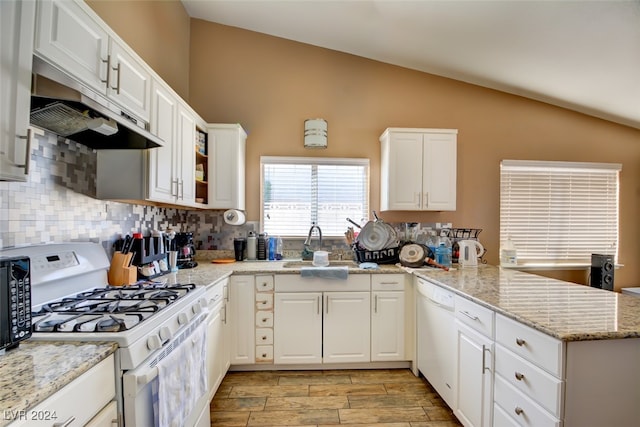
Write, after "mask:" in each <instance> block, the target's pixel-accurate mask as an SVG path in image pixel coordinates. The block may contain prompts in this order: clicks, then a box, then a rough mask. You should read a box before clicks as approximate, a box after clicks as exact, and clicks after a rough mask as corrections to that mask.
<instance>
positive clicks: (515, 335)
mask: <svg viewBox="0 0 640 427" xmlns="http://www.w3.org/2000/svg"><path fill="white" fill-rule="evenodd" d="M496 341H497V342H498V343H499V344H501V345H503V346H504V347H506V348H507V349H509V350H511V351H513V352H514V353H515V354H517V355H518V356H520V357H523V358H524V359H526V360H528V361H529V362H531V363H533V364H535V365H536V366H539V367H541V368H542V369H544V370H546V371H547V372H549V373H551V374H552V375H553V376H555V377H558V378H562V377H563V372H562V357H563V351H562V348H563V346H562V341H560V340H557V339H555V338H553V337H550V336H549V335H545V334H543V333H542V332H539V331H536V330H535V329H532V328H530V327H528V326H526V325H523V324H522V323H519V322H516V321H515V320H511V319H509V318H506V317H504V316H502V315H498V316H497V320H496Z"/></svg>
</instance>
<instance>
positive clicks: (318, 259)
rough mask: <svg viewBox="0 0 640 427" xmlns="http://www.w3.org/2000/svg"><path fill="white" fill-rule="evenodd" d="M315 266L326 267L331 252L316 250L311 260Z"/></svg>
mask: <svg viewBox="0 0 640 427" xmlns="http://www.w3.org/2000/svg"><path fill="white" fill-rule="evenodd" d="M311 264H313V266H314V267H326V266H328V265H329V252H327V251H314V252H313V261H312V262H311Z"/></svg>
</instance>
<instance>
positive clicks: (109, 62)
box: [100, 55, 111, 89]
mask: <svg viewBox="0 0 640 427" xmlns="http://www.w3.org/2000/svg"><path fill="white" fill-rule="evenodd" d="M101 61H102V63H103V64H107V78H106V79H105V80H102V79H101V80H100V81H101V82H102V83H105V84H106V85H107V89H108V88H109V76H111V55H107V59H101Z"/></svg>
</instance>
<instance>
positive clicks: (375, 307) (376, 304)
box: [373, 295, 378, 313]
mask: <svg viewBox="0 0 640 427" xmlns="http://www.w3.org/2000/svg"><path fill="white" fill-rule="evenodd" d="M373 312H374V313H377V312H378V295H376V297H375V298H374V300H373Z"/></svg>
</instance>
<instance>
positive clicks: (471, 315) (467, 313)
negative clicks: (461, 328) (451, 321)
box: [460, 311, 480, 321]
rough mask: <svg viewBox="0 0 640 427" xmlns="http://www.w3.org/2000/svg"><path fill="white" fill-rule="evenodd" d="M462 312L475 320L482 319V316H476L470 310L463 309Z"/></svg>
mask: <svg viewBox="0 0 640 427" xmlns="http://www.w3.org/2000/svg"><path fill="white" fill-rule="evenodd" d="M460 313H462V314H464V315H465V316H467V317H468V318H469V319H471V320H475V321H478V320H480V318H479V317H478V316H474V315H473V314H471V313H469V312H468V311H461V312H460Z"/></svg>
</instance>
